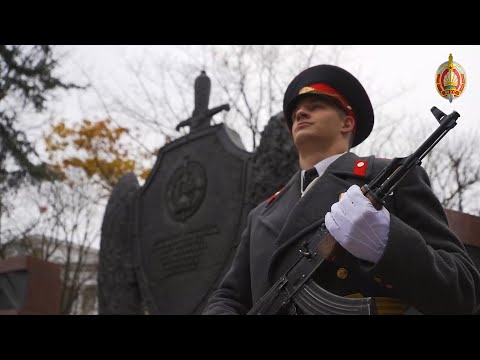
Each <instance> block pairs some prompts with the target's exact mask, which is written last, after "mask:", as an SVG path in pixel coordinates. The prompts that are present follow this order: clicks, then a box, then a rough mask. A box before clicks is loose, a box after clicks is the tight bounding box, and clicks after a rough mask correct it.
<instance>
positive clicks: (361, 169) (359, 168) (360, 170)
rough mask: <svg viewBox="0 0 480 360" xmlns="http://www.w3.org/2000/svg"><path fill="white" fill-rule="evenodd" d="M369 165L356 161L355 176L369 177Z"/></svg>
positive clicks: (366, 162)
mask: <svg viewBox="0 0 480 360" xmlns="http://www.w3.org/2000/svg"><path fill="white" fill-rule="evenodd" d="M367 165H368V161H365V160H357V161H355V165H354V166H353V174H354V175H358V176H363V177H365V176H366V175H367Z"/></svg>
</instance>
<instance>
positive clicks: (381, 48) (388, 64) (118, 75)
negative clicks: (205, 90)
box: [53, 45, 480, 148]
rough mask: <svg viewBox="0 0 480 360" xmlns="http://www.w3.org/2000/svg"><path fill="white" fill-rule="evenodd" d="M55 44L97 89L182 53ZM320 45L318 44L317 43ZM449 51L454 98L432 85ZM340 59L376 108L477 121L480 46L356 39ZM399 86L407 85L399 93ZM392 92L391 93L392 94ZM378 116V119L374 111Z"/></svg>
mask: <svg viewBox="0 0 480 360" xmlns="http://www.w3.org/2000/svg"><path fill="white" fill-rule="evenodd" d="M192 47H193V48H194V50H195V49H196V50H198V53H199V54H200V55H199V56H201V53H202V46H192ZM192 47H190V48H192ZM59 48H60V50H62V51H68V53H69V56H68V58H67V59H66V61H65V62H64V72H65V73H66V74H68V76H69V77H71V78H73V79H76V80H85V74H88V77H89V80H90V81H92V83H93V84H94V85H95V86H96V87H97V88H98V89H102V90H103V89H107V92H108V89H120V88H122V89H128V87H129V83H130V82H131V81H132V80H131V77H129V76H128V70H127V68H126V63H127V62H135V61H139V60H140V59H145V58H150V59H153V58H156V57H158V58H160V57H169V58H171V59H175V60H179V59H180V58H181V57H182V56H184V53H182V52H181V51H179V50H178V47H175V46H170V45H169V46H162V45H155V46H144V45H125V46H122V45H75V46H61V47H59ZM319 49H320V50H321V47H320V48H319ZM450 53H451V54H452V55H453V60H454V61H455V62H457V63H459V64H460V65H462V67H463V68H464V70H465V72H466V75H467V86H466V90H465V92H464V93H463V94H462V95H461V96H460V97H459V98H458V99H456V100H454V101H453V102H452V103H449V102H448V100H446V99H443V98H442V97H441V96H440V95H439V94H438V92H437V90H436V89H435V73H436V71H437V69H438V67H439V66H440V65H441V64H442V63H443V62H446V61H448V56H449V54H450ZM339 65H340V66H343V67H345V68H346V69H347V70H349V71H351V72H352V73H353V74H354V75H355V76H357V77H358V78H359V80H360V81H362V83H364V86H365V87H366V89H367V91H368V92H369V95H370V97H371V101H372V103H373V105H374V108H376V107H377V106H378V105H379V104H381V103H383V102H384V101H385V99H389V101H388V103H387V105H385V106H383V107H382V111H383V113H386V114H398V113H402V114H406V115H409V116H411V117H414V118H415V119H418V121H419V122H424V123H425V124H426V125H427V126H428V125H429V122H430V123H431V124H432V126H436V123H435V120H434V118H433V116H432V115H431V113H430V108H431V107H432V106H437V107H438V108H440V109H441V110H442V111H444V112H445V113H447V114H448V113H450V112H452V111H453V110H456V111H457V112H459V113H460V115H461V118H460V119H459V124H460V125H461V126H458V127H457V129H462V128H463V129H465V130H467V128H468V127H473V128H476V127H477V124H478V111H477V108H476V105H477V104H480V46H477V45H475V46H473V45H472V46H468V45H461V46H458V45H435V46H432V45H414V46H406V45H376V46H371V45H368V46H366V45H363V46H360V45H355V46H351V47H349V50H348V53H347V55H346V56H345V57H344V58H342V60H341V61H340V63H339ZM207 73H208V69H207ZM192 87H193V84H192ZM402 89H406V91H405V92H403V93H402V92H401V90H402ZM192 92H193V88H192ZM393 94H395V95H394V96H395V98H394V99H390V97H391V96H392V95H393ZM192 106H193V104H192ZM53 109H54V111H55V115H54V116H55V117H57V118H58V117H63V118H66V119H70V120H72V121H79V120H80V119H82V118H85V117H89V118H96V117H97V118H100V117H103V116H104V110H103V107H102V104H101V102H100V101H99V99H98V97H97V96H96V95H95V94H94V92H93V91H92V90H90V91H88V92H86V93H78V92H77V93H75V94H72V95H68V96H64V97H62V101H60V102H58V103H56V104H55V106H54V107H53ZM278 110H279V111H280V110H281V109H278ZM179 120H181V119H179ZM376 121H382V119H379V118H378V117H377V118H376ZM456 131H459V130H456ZM247 148H248V146H247Z"/></svg>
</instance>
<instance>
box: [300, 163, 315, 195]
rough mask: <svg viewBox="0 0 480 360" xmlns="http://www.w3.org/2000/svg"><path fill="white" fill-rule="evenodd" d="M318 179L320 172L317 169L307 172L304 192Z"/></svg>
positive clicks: (304, 179)
mask: <svg viewBox="0 0 480 360" xmlns="http://www.w3.org/2000/svg"><path fill="white" fill-rule="evenodd" d="M317 177H318V172H317V169H315V168H314V167H313V168H311V169H308V170H307V171H305V175H304V178H303V191H305V189H306V188H307V186H308V185H309V184H310V183H311V182H312V181H313V180H315V178H317Z"/></svg>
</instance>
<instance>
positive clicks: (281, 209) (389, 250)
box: [204, 153, 480, 314]
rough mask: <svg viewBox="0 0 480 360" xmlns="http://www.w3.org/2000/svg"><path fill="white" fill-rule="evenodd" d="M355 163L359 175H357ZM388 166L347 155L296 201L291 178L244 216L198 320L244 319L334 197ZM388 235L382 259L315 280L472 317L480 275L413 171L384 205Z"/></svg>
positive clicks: (296, 179) (346, 262) (338, 268)
mask: <svg viewBox="0 0 480 360" xmlns="http://www.w3.org/2000/svg"><path fill="white" fill-rule="evenodd" d="M358 160H363V161H364V162H365V164H366V173H365V174H361V175H358V174H355V173H354V171H353V169H354V167H355V164H356V162H357V161H358ZM386 164H387V160H385V159H376V158H375V157H374V156H370V157H363V158H360V157H358V156H357V155H355V154H353V153H346V154H344V155H342V156H341V157H340V158H338V159H337V160H336V161H334V162H333V163H332V164H331V165H330V166H329V167H328V168H327V169H326V171H325V173H324V174H323V175H322V176H321V177H320V179H318V180H317V181H316V182H315V183H314V184H313V186H312V187H311V188H310V189H309V190H308V191H307V192H306V193H305V195H304V196H303V197H301V193H300V173H299V172H297V173H296V174H295V175H294V176H293V177H292V178H291V179H290V181H289V182H288V184H287V185H286V186H285V188H284V189H283V190H282V191H281V192H280V193H279V194H278V196H277V197H276V198H275V199H274V200H273V201H264V202H263V203H261V204H260V205H258V206H257V207H256V208H255V209H253V210H252V211H251V212H250V214H249V215H248V221H247V226H246V228H245V230H244V232H243V235H242V238H241V241H240V243H239V246H238V249H237V253H236V255H235V257H234V259H233V262H232V265H231V268H230V270H229V271H228V272H227V274H226V275H225V277H224V279H223V280H222V281H221V283H220V285H219V288H218V289H217V290H216V291H215V292H213V294H212V296H211V297H210V299H209V301H208V303H207V305H206V307H205V309H204V314H245V313H247V312H248V310H249V309H250V308H251V307H252V305H253V304H254V303H256V302H257V301H258V300H259V299H260V298H261V297H262V296H263V295H264V293H265V292H267V290H268V289H269V288H270V287H271V286H272V285H273V284H274V283H275V282H276V281H277V280H278V279H279V278H280V276H281V275H283V274H284V273H285V272H286V270H288V269H289V267H290V266H291V265H292V264H293V263H294V261H295V260H296V259H297V258H298V256H299V253H298V249H299V244H301V242H302V241H304V240H307V239H308V237H309V236H312V234H313V233H314V232H315V231H316V230H317V229H318V227H319V226H320V225H321V223H322V221H323V220H324V217H325V214H326V213H327V212H328V211H330V208H331V206H332V204H333V203H335V202H337V201H338V199H339V195H340V194H341V193H343V192H346V191H347V189H348V188H349V187H350V186H351V185H352V184H357V185H359V186H362V185H363V184H364V183H368V181H370V180H371V179H372V178H373V177H374V176H375V175H376V174H377V173H378V172H379V171H380V170H381V169H383V168H384V167H385V165H386ZM385 206H386V208H387V209H388V210H389V212H390V232H389V236H388V241H387V245H386V247H385V251H384V254H383V256H382V257H381V258H380V260H379V261H378V263H376V264H372V263H369V262H366V261H363V260H360V259H356V258H354V257H353V256H350V257H346V258H345V259H342V260H339V261H338V262H331V263H327V264H325V263H324V264H322V266H321V267H320V269H319V271H318V274H317V276H316V278H315V280H316V281H317V283H319V285H320V286H322V287H324V288H325V289H327V290H329V291H331V292H333V293H335V294H337V295H341V296H348V295H350V294H361V295H363V296H379V297H380V296H381V297H395V298H398V299H400V300H401V301H402V302H404V303H406V304H408V305H410V306H413V307H414V308H416V309H418V310H419V311H420V312H421V313H424V314H457V313H472V312H474V311H475V310H476V308H477V305H478V302H479V298H480V296H479V292H480V290H479V289H480V274H479V272H478V270H477V269H476V268H475V266H474V264H473V262H472V261H471V259H470V258H469V257H468V255H467V254H466V252H465V248H464V246H463V244H462V243H461V242H460V240H459V239H458V238H457V237H456V236H455V235H454V234H453V233H452V231H451V230H450V229H449V227H448V222H447V217H446V215H445V212H444V210H443V207H442V205H441V204H440V202H439V200H438V199H437V198H436V196H435V195H434V194H433V192H432V190H431V188H430V182H429V178H428V176H427V174H426V172H425V170H424V169H423V168H421V167H420V166H416V167H415V169H413V170H412V171H411V172H410V174H409V175H408V176H406V177H405V178H404V179H403V180H402V181H401V183H400V184H399V186H398V187H397V188H396V189H395V190H394V192H393V194H390V195H389V196H388V197H387V199H386V205H385Z"/></svg>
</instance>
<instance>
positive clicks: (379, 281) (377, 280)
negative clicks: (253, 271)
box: [373, 276, 382, 284]
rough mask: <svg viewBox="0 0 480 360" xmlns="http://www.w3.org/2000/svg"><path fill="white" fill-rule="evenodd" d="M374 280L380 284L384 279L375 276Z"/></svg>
mask: <svg viewBox="0 0 480 360" xmlns="http://www.w3.org/2000/svg"><path fill="white" fill-rule="evenodd" d="M373 280H375V282H377V283H379V284H380V283H381V282H382V279H380V278H379V277H378V276H375V277H374V278H373Z"/></svg>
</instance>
